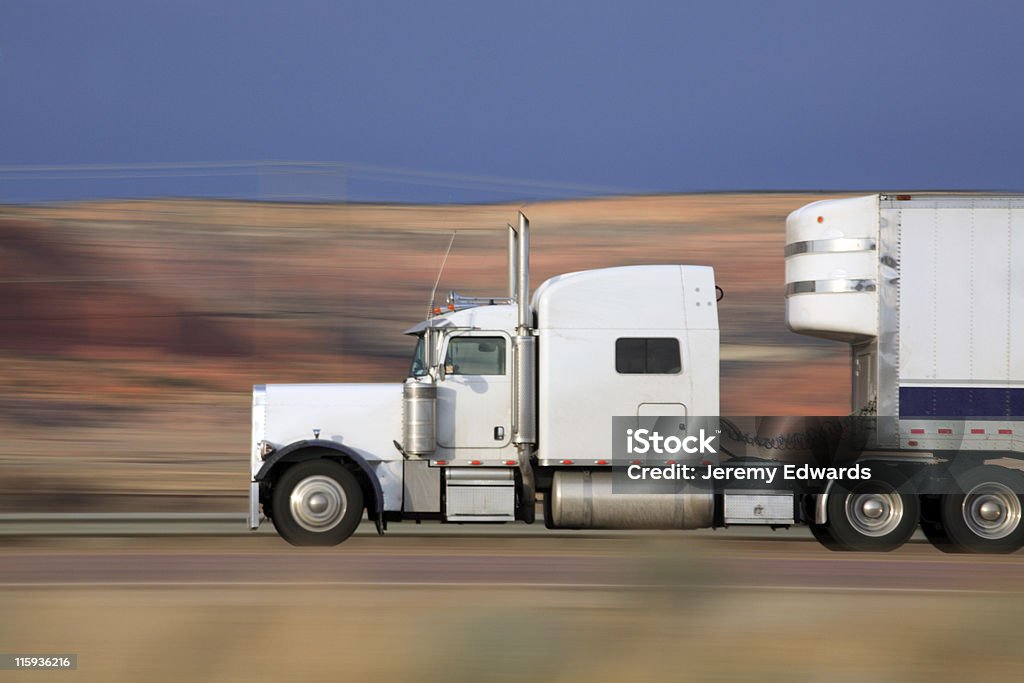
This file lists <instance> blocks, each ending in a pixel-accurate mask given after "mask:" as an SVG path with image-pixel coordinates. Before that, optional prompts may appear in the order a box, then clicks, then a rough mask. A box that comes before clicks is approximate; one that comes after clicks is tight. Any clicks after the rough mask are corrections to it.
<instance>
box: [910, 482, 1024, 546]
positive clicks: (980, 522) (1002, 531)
mask: <svg viewBox="0 0 1024 683" xmlns="http://www.w3.org/2000/svg"><path fill="white" fill-rule="evenodd" d="M956 486H957V488H958V489H959V491H960V493H951V494H944V495H940V496H938V497H937V498H936V499H935V502H934V503H933V505H934V514H933V515H932V517H933V521H931V522H928V523H926V524H924V531H925V535H926V536H927V537H928V540H929V541H931V542H932V545H934V546H935V547H936V548H938V549H939V550H942V551H943V552H947V553H1012V552H1014V551H1015V550H1019V549H1020V548H1021V546H1024V519H1022V511H1024V504H1022V500H1024V499H1022V496H1021V493H1022V492H1024V475H1022V474H1021V473H1020V472H1017V471H1014V470H1010V469H1007V468H1005V467H999V466H996V465H982V466H981V467H975V468H974V469H971V470H968V471H967V472H965V473H964V474H962V475H960V476H958V477H956Z"/></svg>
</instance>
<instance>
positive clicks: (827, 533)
mask: <svg viewBox="0 0 1024 683" xmlns="http://www.w3.org/2000/svg"><path fill="white" fill-rule="evenodd" d="M810 529H811V535H813V536H814V540H816V541H817V542H818V543H820V544H822V545H823V546H825V547H826V548H828V549H829V550H850V548H844V547H843V546H841V545H839V543H837V542H836V539H834V538H832V532H831V530H829V526H828V524H814V523H812V524H811V525H810Z"/></svg>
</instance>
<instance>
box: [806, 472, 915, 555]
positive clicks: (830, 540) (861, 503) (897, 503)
mask: <svg viewBox="0 0 1024 683" xmlns="http://www.w3.org/2000/svg"><path fill="white" fill-rule="evenodd" d="M872 472H873V475H872V478H871V479H868V480H865V481H857V480H843V481H837V482H836V483H835V484H833V486H832V490H831V491H830V492H829V494H828V502H827V503H826V510H827V512H828V525H827V529H818V530H817V531H816V530H815V529H814V528H813V527H812V529H811V531H812V532H814V535H815V538H817V539H818V540H819V541H821V542H822V544H823V545H824V546H825V547H827V548H829V549H831V550H862V551H871V552H888V551H890V550H895V549H896V548H899V547H900V546H901V545H903V544H904V543H906V542H907V541H908V540H910V537H911V536H913V535H914V531H915V530H916V529H917V523H918V520H919V519H920V517H921V507H920V503H919V501H918V497H917V495H916V494H915V493H913V492H912V491H910V490H909V488H908V484H907V480H906V478H905V477H904V476H903V475H902V474H900V472H899V471H898V470H896V469H894V468H889V467H873V468H872ZM821 536H825V537H826V541H822V538H821Z"/></svg>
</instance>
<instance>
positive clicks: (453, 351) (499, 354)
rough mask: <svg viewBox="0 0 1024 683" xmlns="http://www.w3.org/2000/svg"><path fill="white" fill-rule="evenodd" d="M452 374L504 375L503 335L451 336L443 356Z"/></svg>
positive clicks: (448, 371)
mask: <svg viewBox="0 0 1024 683" xmlns="http://www.w3.org/2000/svg"><path fill="white" fill-rule="evenodd" d="M444 365H445V372H447V373H449V374H452V375H504V374H505V338H504V337H452V339H451V340H450V341H449V342H448V353H447V354H445V357H444Z"/></svg>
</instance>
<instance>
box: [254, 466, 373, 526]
mask: <svg viewBox="0 0 1024 683" xmlns="http://www.w3.org/2000/svg"><path fill="white" fill-rule="evenodd" d="M271 500H272V503H271V505H272V508H273V510H274V516H273V517H272V519H273V522H274V526H275V527H276V528H277V532H278V533H279V534H280V535H281V538H283V539H284V540H286V541H288V542H289V543H291V544H292V545H307V546H310V545H313V546H315V545H337V544H339V543H341V542H342V541H344V540H345V539H346V538H348V537H349V536H351V535H352V533H353V532H354V531H355V530H356V527H357V526H359V521H360V520H361V519H362V516H363V491H362V489H361V488H360V487H359V482H358V481H356V478H355V475H353V474H352V473H351V472H349V471H348V470H347V469H345V468H344V467H343V466H342V465H340V464H339V463H337V462H335V461H333V460H326V459H319V460H308V461H306V462H301V463H299V464H297V465H294V466H293V467H290V468H289V469H288V470H287V471H285V473H284V474H283V475H282V476H281V478H280V479H279V480H278V481H277V483H276V484H275V485H274V488H273V491H272V493H271Z"/></svg>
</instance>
